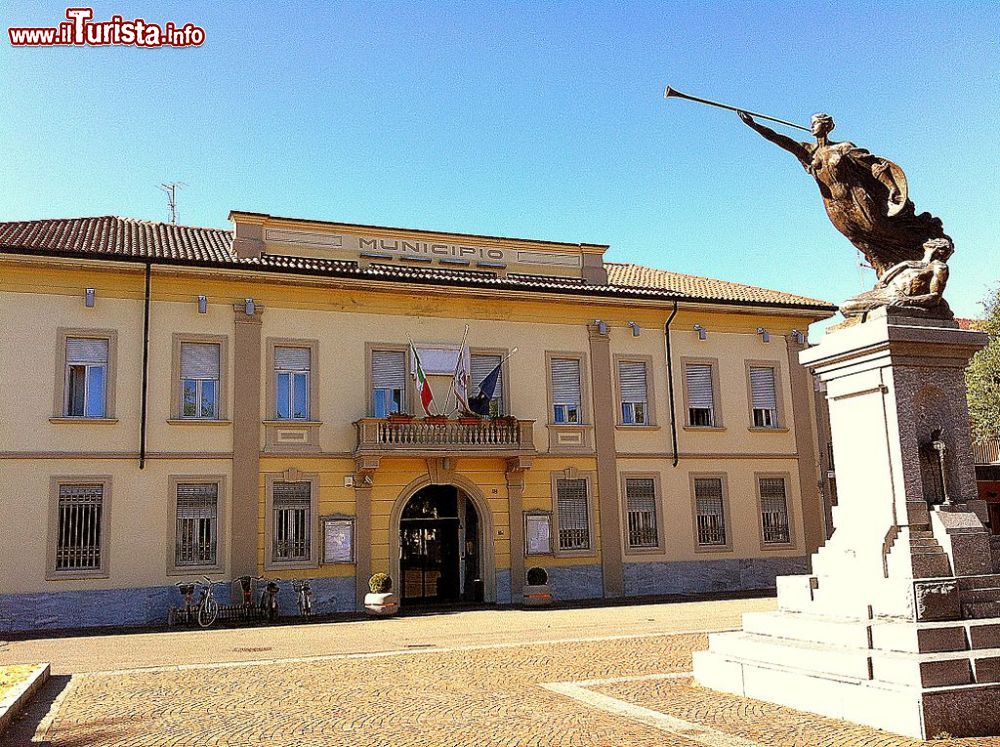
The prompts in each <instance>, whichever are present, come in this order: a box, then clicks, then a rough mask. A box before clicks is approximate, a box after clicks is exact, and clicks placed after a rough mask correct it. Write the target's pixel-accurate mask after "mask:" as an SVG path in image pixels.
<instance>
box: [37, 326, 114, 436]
mask: <svg viewBox="0 0 1000 747" xmlns="http://www.w3.org/2000/svg"><path fill="white" fill-rule="evenodd" d="M69 337H83V338H89V339H92V340H107V341H108V369H107V373H106V376H105V381H104V417H103V418H86V417H73V418H68V417H67V416H66V339H67V338H69ZM117 389H118V332H117V330H113V329H88V328H85V327H59V329H58V330H56V370H55V387H54V388H53V396H52V418H53V420H56V421H58V422H67V421H74V422H75V421H81V422H87V421H88V420H93V421H100V420H104V421H107V422H112V421H114V422H117V421H116V420H115V393H116V390H117Z"/></svg>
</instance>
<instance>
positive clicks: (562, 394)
mask: <svg viewBox="0 0 1000 747" xmlns="http://www.w3.org/2000/svg"><path fill="white" fill-rule="evenodd" d="M550 373H551V376H552V421H553V422H555V423H579V422H582V417H581V413H580V400H581V397H580V361H579V359H577V358H553V359H552V360H551V363H550Z"/></svg>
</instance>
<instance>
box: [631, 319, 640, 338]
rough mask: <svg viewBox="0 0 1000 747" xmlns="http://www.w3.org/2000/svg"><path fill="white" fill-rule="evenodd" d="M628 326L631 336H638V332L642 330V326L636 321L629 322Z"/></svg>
mask: <svg viewBox="0 0 1000 747" xmlns="http://www.w3.org/2000/svg"><path fill="white" fill-rule="evenodd" d="M628 326H629V327H631V328H632V337H638V336H639V332H641V331H642V328H641V327H640V326H639V323H638V322H629V323H628Z"/></svg>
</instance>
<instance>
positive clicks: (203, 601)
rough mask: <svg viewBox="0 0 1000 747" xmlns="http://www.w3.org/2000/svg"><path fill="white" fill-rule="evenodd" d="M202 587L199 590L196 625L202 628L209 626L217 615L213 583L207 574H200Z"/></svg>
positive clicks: (217, 605)
mask: <svg viewBox="0 0 1000 747" xmlns="http://www.w3.org/2000/svg"><path fill="white" fill-rule="evenodd" d="M201 578H202V581H203V582H204V587H203V588H202V590H201V598H200V599H198V625H200V626H201V627H203V628H207V627H209V626H210V625H211V624H212V623H214V622H215V619H216V618H217V617H218V616H219V602H218V601H217V600H216V599H215V595H214V594H213V593H212V585H213V584H214V583H215V582H214V581H212V579H210V578H209V577H208V576H202V577H201Z"/></svg>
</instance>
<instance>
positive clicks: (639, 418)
mask: <svg viewBox="0 0 1000 747" xmlns="http://www.w3.org/2000/svg"><path fill="white" fill-rule="evenodd" d="M618 388H619V392H620V394H621V408H622V423H623V424H625V425H648V424H649V404H648V398H647V395H646V364H645V363H643V362H642V361H619V363H618Z"/></svg>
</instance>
